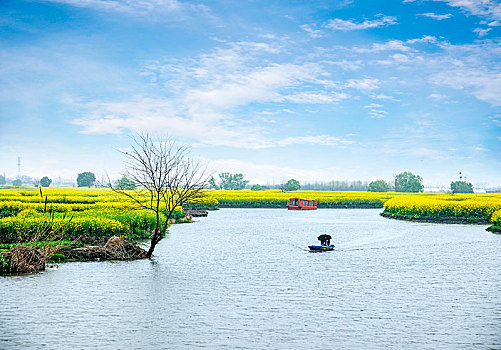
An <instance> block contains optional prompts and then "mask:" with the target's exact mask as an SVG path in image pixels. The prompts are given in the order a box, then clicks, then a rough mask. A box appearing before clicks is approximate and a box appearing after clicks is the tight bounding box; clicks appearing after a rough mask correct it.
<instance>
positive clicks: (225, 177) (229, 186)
mask: <svg viewBox="0 0 501 350" xmlns="http://www.w3.org/2000/svg"><path fill="white" fill-rule="evenodd" d="M209 182H210V180H209ZM248 183H249V181H247V180H244V175H243V174H230V173H220V174H219V186H218V187H219V188H220V189H223V190H242V189H244V187H245V185H247V184H248Z"/></svg>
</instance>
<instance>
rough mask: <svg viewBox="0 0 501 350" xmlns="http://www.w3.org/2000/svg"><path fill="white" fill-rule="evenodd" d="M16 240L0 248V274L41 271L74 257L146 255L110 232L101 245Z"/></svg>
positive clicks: (138, 257) (111, 258)
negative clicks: (42, 243)
mask: <svg viewBox="0 0 501 350" xmlns="http://www.w3.org/2000/svg"><path fill="white" fill-rule="evenodd" d="M36 243H40V242H34V244H33V245H26V244H25V245H23V244H16V245H12V246H11V247H10V248H9V249H8V250H6V249H2V251H0V274H2V275H5V274H19V273H33V272H40V271H44V270H45V267H46V265H47V264H49V263H62V262H74V261H105V260H137V259H144V258H146V253H147V252H146V250H144V249H143V248H141V247H140V246H137V245H133V244H131V243H129V242H128V241H127V240H125V239H123V238H120V237H117V236H112V237H110V238H109V239H108V240H107V242H106V244H104V245H83V244H82V243H81V242H78V241H76V242H69V243H66V244H65V243H59V244H57V242H52V243H56V244H54V245H52V246H51V245H50V244H49V243H51V242H45V243H46V244H45V245H42V246H40V247H39V248H37V247H36V246H37V245H36Z"/></svg>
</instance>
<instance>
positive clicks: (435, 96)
mask: <svg viewBox="0 0 501 350" xmlns="http://www.w3.org/2000/svg"><path fill="white" fill-rule="evenodd" d="M428 98H431V99H432V100H437V101H445V100H448V99H449V96H447V95H444V94H430V95H429V96H428Z"/></svg>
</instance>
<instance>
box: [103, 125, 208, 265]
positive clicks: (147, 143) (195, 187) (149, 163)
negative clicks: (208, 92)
mask: <svg viewBox="0 0 501 350" xmlns="http://www.w3.org/2000/svg"><path fill="white" fill-rule="evenodd" d="M131 138H132V144H131V149H130V150H129V151H119V152H120V153H122V154H123V155H124V156H125V158H126V171H125V173H124V174H123V175H124V176H125V177H127V178H128V179H130V180H132V181H134V182H135V183H136V184H137V186H138V187H137V189H136V190H133V191H124V190H121V189H119V188H114V187H113V186H112V185H111V184H110V187H111V188H112V189H113V190H114V191H115V192H117V193H120V194H121V195H123V196H125V197H127V198H128V199H129V200H130V201H131V202H132V203H133V204H135V207H136V208H139V209H146V210H152V211H153V212H155V214H156V226H155V230H154V231H153V232H152V234H151V244H150V248H149V250H148V253H147V257H148V258H150V257H151V256H152V254H153V251H154V250H155V247H156V245H157V244H158V242H160V241H161V240H162V238H163V237H164V236H165V233H166V230H167V227H168V226H169V220H170V219H171V217H172V215H173V213H174V211H175V210H176V209H179V208H180V207H182V206H183V205H184V204H186V203H187V202H189V201H191V200H194V199H196V198H201V197H204V196H205V188H206V187H207V185H208V182H209V179H210V175H211V174H209V173H208V172H207V168H206V167H204V166H203V165H202V163H201V162H200V161H197V160H194V159H192V158H191V157H190V153H189V148H188V147H185V146H178V145H176V143H175V142H174V141H173V140H171V139H168V138H159V139H154V138H153V137H151V136H150V135H149V134H148V133H144V134H138V135H136V136H133V137H131ZM110 183H111V182H110ZM162 214H164V218H162Z"/></svg>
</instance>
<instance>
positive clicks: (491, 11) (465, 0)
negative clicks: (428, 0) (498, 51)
mask: <svg viewBox="0 0 501 350" xmlns="http://www.w3.org/2000/svg"><path fill="white" fill-rule="evenodd" d="M415 1H416V0H403V1H402V2H404V3H407V2H415ZM432 1H436V2H445V3H447V5H449V6H452V7H459V8H461V9H462V10H463V11H466V12H469V13H471V14H473V15H475V16H480V17H486V18H492V19H495V20H499V19H501V3H500V2H499V1H498V0H432Z"/></svg>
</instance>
